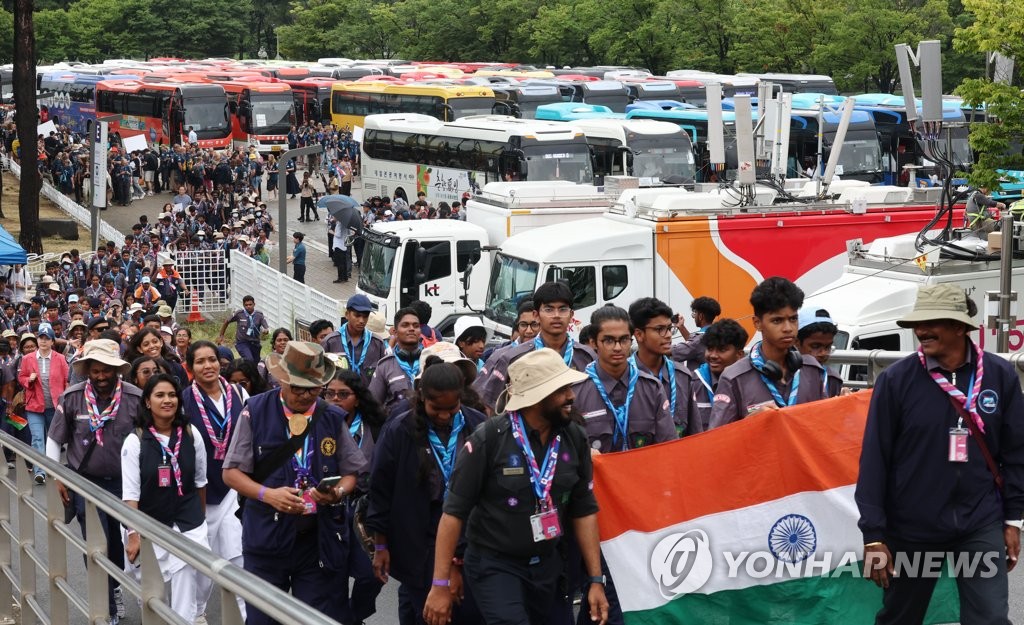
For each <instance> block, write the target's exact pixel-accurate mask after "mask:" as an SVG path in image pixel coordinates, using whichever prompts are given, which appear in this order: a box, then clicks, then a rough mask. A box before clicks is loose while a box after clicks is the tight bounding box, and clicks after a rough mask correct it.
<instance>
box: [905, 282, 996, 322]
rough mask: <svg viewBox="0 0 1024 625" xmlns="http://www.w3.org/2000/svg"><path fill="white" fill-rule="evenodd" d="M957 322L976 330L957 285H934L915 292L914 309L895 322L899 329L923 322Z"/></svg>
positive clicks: (965, 299)
mask: <svg viewBox="0 0 1024 625" xmlns="http://www.w3.org/2000/svg"><path fill="white" fill-rule="evenodd" d="M943 319H947V320H949V321H959V322H960V323H963V324H964V325H966V326H967V329H968V330H977V329H978V328H977V325H976V324H975V323H974V320H973V319H971V315H970V314H968V312H967V294H966V293H965V292H964V290H963V287H961V286H960V285H958V284H953V283H949V284H935V285H932V286H923V287H921V288H919V289H918V291H917V301H915V302H914V309H913V310H912V311H910V313H909V314H908V315H907V316H906V317H904V318H902V319H900V320H899V321H897V322H896V325H898V326H899V327H901V328H912V327H914V325H915V324H917V323H921V322H925V321H939V320H943Z"/></svg>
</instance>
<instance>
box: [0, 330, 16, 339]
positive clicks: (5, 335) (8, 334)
mask: <svg viewBox="0 0 1024 625" xmlns="http://www.w3.org/2000/svg"><path fill="white" fill-rule="evenodd" d="M12 336H18V333H17V332H15V331H14V330H4V332H3V334H0V337H3V338H5V339H9V338H11V337H12Z"/></svg>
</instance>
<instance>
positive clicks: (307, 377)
mask: <svg viewBox="0 0 1024 625" xmlns="http://www.w3.org/2000/svg"><path fill="white" fill-rule="evenodd" d="M267 370H268V371H270V373H271V375H273V376H274V379H276V380H277V381H278V382H280V383H281V384H282V385H284V384H290V385H291V386H302V387H305V388H313V387H317V386H323V385H324V384H327V383H328V382H330V381H331V378H333V377H334V372H335V371H336V370H337V366H336V365H335V364H334V362H332V361H331V360H330V359H329V358H327V356H326V355H324V348H323V347H320V345H318V344H316V343H307V342H305V341H288V344H287V345H286V346H285V348H284V353H283V354H278V353H277V352H272V353H271V354H270V355H269V356H267Z"/></svg>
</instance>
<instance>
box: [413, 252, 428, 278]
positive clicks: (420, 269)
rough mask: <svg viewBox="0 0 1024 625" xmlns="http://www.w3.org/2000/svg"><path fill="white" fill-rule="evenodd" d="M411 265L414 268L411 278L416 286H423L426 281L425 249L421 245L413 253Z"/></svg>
mask: <svg viewBox="0 0 1024 625" xmlns="http://www.w3.org/2000/svg"><path fill="white" fill-rule="evenodd" d="M413 263H414V265H413V266H414V267H415V268H416V269H415V271H414V273H413V278H414V279H415V280H416V284H423V283H424V282H426V281H427V249H426V248H425V247H423V246H422V245H420V246H418V247H417V248H416V251H415V252H413Z"/></svg>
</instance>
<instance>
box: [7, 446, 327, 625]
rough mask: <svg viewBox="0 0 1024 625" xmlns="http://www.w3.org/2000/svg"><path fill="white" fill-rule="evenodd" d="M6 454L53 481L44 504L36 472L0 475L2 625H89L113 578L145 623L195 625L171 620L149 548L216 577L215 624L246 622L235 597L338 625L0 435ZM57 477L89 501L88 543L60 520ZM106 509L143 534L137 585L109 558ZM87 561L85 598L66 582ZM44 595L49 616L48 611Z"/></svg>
mask: <svg viewBox="0 0 1024 625" xmlns="http://www.w3.org/2000/svg"><path fill="white" fill-rule="evenodd" d="M0 448H3V449H7V450H10V451H11V452H13V453H14V454H15V455H16V459H15V466H21V463H22V462H23V461H27V462H30V463H31V464H32V465H33V466H36V467H41V468H42V469H43V470H44V471H45V472H46V474H47V476H49V478H50V479H47V481H46V486H45V489H46V497H45V500H42V501H41V500H39V499H37V498H36V497H35V496H34V492H33V488H34V485H33V476H32V473H31V472H30V471H26V470H24V468H22V469H20V470H18V469H14V471H15V472H16V473H17V475H16V476H14V477H13V478H12V476H11V471H12V469H6V470H5V471H4V472H3V473H2V474H0V490H2V491H4V492H3V493H0V624H2V625H7V624H13V623H21V622H25V623H37V622H38V623H43V624H44V625H49V624H51V623H55V624H57V625H66V624H68V623H71V622H72V612H73V611H74V613H76V614H80V615H84V616H85V617H86V618H87V619H88V622H89V623H90V624H93V625H96V624H99V623H104V622H106V619H107V615H108V611H109V606H108V598H107V590H108V589H107V584H108V575H109V576H110V577H112V578H113V579H114V580H115V581H116V582H117V583H118V584H120V585H121V588H122V591H123V592H124V594H125V596H126V597H127V596H134V597H136V598H137V599H139V600H140V603H141V607H142V622H143V623H144V624H146V625H149V624H150V623H173V624H175V625H192V624H191V623H185V622H184V621H183V620H182V619H181V617H179V616H178V615H177V614H175V613H174V612H173V611H172V610H171V607H170V605H169V604H168V603H167V601H166V600H165V598H164V594H165V586H164V581H163V577H162V575H161V572H160V566H159V564H158V562H157V558H156V554H155V552H154V549H153V547H154V545H158V546H160V547H161V548H162V549H164V550H166V551H167V552H169V553H170V554H172V555H173V556H175V557H177V558H180V559H181V560H183V561H184V562H185V563H186V564H187V565H189V566H192V567H193V568H195V569H196V571H197V572H198V573H199V574H200V575H205V576H206V577H209V578H210V579H211V580H213V584H214V586H215V588H217V589H219V590H220V599H221V601H220V604H221V605H220V608H221V619H220V621H219V622H220V623H223V624H224V625H242V623H243V621H242V617H241V614H240V612H239V610H238V604H237V603H236V597H241V598H242V599H244V600H245V601H246V602H247V603H250V604H252V605H253V606H255V607H256V608H258V609H259V610H261V611H263V612H264V613H266V614H267V615H269V616H270V617H271V618H273V619H275V620H277V621H280V622H282V623H289V624H294V625H337V622H336V621H334V620H332V619H330V618H328V617H327V616H325V615H323V614H321V613H320V612H318V611H316V610H314V609H312V608H311V607H310V606H308V605H306V604H304V603H302V602H300V601H298V600H297V599H295V598H294V597H292V596H291V595H289V594H286V593H284V592H283V591H281V590H279V589H278V588H276V587H274V586H272V585H270V584H268V583H267V582H264V581H263V580H261V579H259V578H258V577H256V576H255V575H253V574H251V573H248V572H246V571H244V570H242V569H240V568H238V567H236V566H234V565H232V564H231V563H230V562H228V561H227V560H225V559H223V558H221V557H220V556H218V555H216V554H214V553H213V552H211V551H210V550H209V549H206V548H205V547H202V546H200V545H197V544H196V543H195V542H193V541H192V540H190V539H188V538H186V537H184V536H182V535H181V534H179V533H178V532H175V531H173V530H171V529H170V528H168V527H166V526H165V525H163V524H162V523H160V522H158V521H156V520H155V519H153V518H151V517H149V516H147V515H146V514H143V513H142V512H139V511H138V510H135V509H132V508H129V507H128V506H126V505H125V504H124V503H123V502H121V500H119V499H117V498H116V497H114V496H113V495H111V494H110V493H108V492H106V491H105V490H102V489H100V488H97V487H96V485H95V484H93V483H92V482H90V481H89V480H87V479H86V478H84V477H82V476H81V475H79V474H77V473H75V472H73V471H71V470H70V469H68V468H67V467H65V466H63V465H60V464H57V463H56V462H54V461H52V460H50V459H49V458H47V457H45V456H43V455H42V454H40V453H38V452H37V451H35V450H34V449H32V448H31V447H29V446H28V445H25V444H24V443H22V442H21V441H18V440H16V439H15V438H13V437H12V436H10V435H8V434H6V433H0ZM5 466H6V465H5ZM54 478H55V479H54ZM56 480H60V481H61V482H62V483H64V484H65V485H66V486H67V487H68V488H69V489H70V490H73V491H75V492H76V493H77V494H78V496H80V497H82V498H83V499H84V500H85V514H86V530H87V531H86V533H87V535H88V537H89V538H88V540H83V539H82V537H81V536H79V535H78V532H77V527H78V524H71V525H65V524H64V506H63V504H62V503H61V498H60V493H59V491H58V489H57V482H56ZM100 512H104V513H106V514H107V515H109V516H110V517H112V518H114V519H117V520H118V521H120V522H121V524H122V525H123V526H125V527H131V528H133V529H134V530H136V531H137V532H138V533H139V535H140V537H141V550H140V552H139V558H140V563H141V565H140V566H141V581H136V580H135V577H134V575H129V574H128V573H126V572H125V571H123V570H122V569H121V568H119V567H118V566H117V565H115V564H114V563H113V562H112V561H111V560H110V559H109V558H108V557H107V553H106V552H107V544H106V537H105V535H104V533H103V526H102V524H101V521H100V516H99V513H100ZM37 519H42V520H44V521H45V523H46V532H45V534H43V535H40V536H37V535H36V531H35V521H36V520H37ZM72 528H75V529H72ZM40 542H41V543H42V544H40ZM40 547H45V549H41V548H40ZM44 553H45V554H46V555H43V554H44ZM82 555H84V556H85V561H86V578H87V579H86V586H87V591H86V592H85V593H84V596H83V595H82V594H80V593H79V592H77V591H76V590H75V588H74V585H73V584H72V582H71V580H69V578H68V568H69V567H68V563H69V558H70V557H75V558H78V557H81V556H82ZM15 565H17V571H16V570H15ZM37 573H39V574H41V575H42V576H43V577H44V578H45V579H48V580H49V587H48V588H40V587H39V585H38V584H37V583H36V575H37ZM47 594H48V595H49V597H48V603H49V606H50V612H49V614H47V613H46V611H45V609H44V607H43V605H44V602H45V601H46V597H45V595H47ZM5 597H12V598H14V599H15V600H16V601H17V604H18V606H14V605H12V604H11V602H10V601H7V600H6V599H4V598H5ZM19 611H20V616H19V614H18V613H17V612H19Z"/></svg>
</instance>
